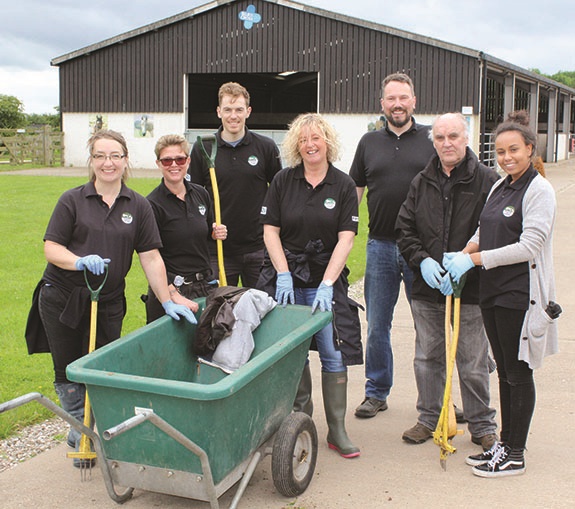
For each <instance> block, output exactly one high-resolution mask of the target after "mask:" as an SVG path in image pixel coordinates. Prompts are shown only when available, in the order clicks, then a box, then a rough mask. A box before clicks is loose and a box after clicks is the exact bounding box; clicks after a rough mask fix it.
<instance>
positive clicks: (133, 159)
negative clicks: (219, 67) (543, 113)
mask: <svg viewBox="0 0 575 509" xmlns="http://www.w3.org/2000/svg"><path fill="white" fill-rule="evenodd" d="M94 116H95V114H94V113H64V114H63V115H62V123H63V131H64V143H65V157H66V160H65V165H66V166H77V167H85V166H86V164H87V159H88V151H87V149H86V142H87V141H88V138H89V137H90V135H91V133H92V131H91V129H92V128H91V126H90V122H91V121H92V122H93V119H94ZM139 116H140V115H137V114H134V113H107V114H104V117H105V118H107V127H108V129H113V130H115V131H118V132H120V133H122V134H123V135H124V137H125V138H126V141H127V143H128V148H129V150H130V163H131V166H132V167H133V168H148V169H155V168H156V163H155V155H154V146H155V144H156V141H157V140H158V138H159V137H160V136H162V135H164V134H170V133H184V132H185V118H184V115H183V114H167V113H153V114H150V116H151V117H152V118H153V124H154V130H153V136H152V137H145V138H141V137H137V136H136V135H135V128H134V120H135V119H136V118H139ZM380 116H381V113H373V114H368V115H366V114H355V115H343V114H342V115H331V114H326V115H325V117H326V119H327V120H328V121H329V122H331V124H332V125H333V126H334V128H335V129H336V131H337V132H338V133H339V136H340V141H341V144H342V157H341V160H340V161H338V162H336V167H338V168H339V169H340V170H342V171H344V172H346V173H348V172H349V168H350V166H351V163H352V161H353V156H354V154H355V150H356V148H357V144H358V142H359V140H360V138H361V137H362V136H363V135H364V134H365V133H366V132H367V131H368V127H369V126H370V125H371V126H373V125H375V124H376V122H377V121H378V120H379V119H380ZM415 118H416V121H417V122H418V123H420V124H431V122H432V121H433V119H434V118H435V115H416V116H415ZM468 118H469V122H470V143H469V145H470V147H471V148H472V149H473V151H475V152H476V153H477V152H478V148H479V118H478V117H477V115H471V116H469V117H468ZM248 126H249V121H248ZM257 132H260V131H257ZM261 132H262V133H263V134H266V135H269V133H268V132H266V131H261ZM188 134H189V136H188V138H189V139H190V140H191V141H192V142H193V139H194V137H195V134H196V133H195V131H188ZM280 134H281V133H280ZM280 134H278V133H275V135H274V138H276V139H277V140H278V141H279V140H281V138H282V137H281V135H280ZM564 143H566V142H564ZM562 145H563V144H562ZM563 150H564V149H563ZM560 157H561V156H560Z"/></svg>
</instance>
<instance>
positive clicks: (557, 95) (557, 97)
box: [553, 88, 561, 163]
mask: <svg viewBox="0 0 575 509" xmlns="http://www.w3.org/2000/svg"><path fill="white" fill-rule="evenodd" d="M560 101H561V93H560V90H559V89H558V88H557V89H555V151H554V154H553V162H554V163H556V162H557V161H558V159H559V111H560V108H559V102H560Z"/></svg>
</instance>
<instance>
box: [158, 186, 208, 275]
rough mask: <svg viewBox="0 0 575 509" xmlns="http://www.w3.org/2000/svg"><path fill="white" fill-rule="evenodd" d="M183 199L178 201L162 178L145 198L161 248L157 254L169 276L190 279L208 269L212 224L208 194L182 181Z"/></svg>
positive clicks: (204, 190) (201, 188)
mask: <svg viewBox="0 0 575 509" xmlns="http://www.w3.org/2000/svg"><path fill="white" fill-rule="evenodd" d="M184 185H185V186H186V191H187V192H186V200H185V201H182V200H180V199H179V198H178V197H177V196H176V195H175V194H174V193H172V192H171V191H170V190H169V189H168V188H167V187H166V185H165V184H164V179H162V182H161V183H160V185H159V186H158V187H156V189H154V190H153V191H152V192H151V193H150V194H149V195H148V196H147V198H148V201H149V202H150V204H151V205H152V209H153V211H154V216H155V217H156V222H157V223H158V229H159V230H160V236H161V237H162V246H163V247H162V248H161V249H160V254H161V255H162V258H163V259H164V263H165V264H166V270H167V271H168V272H169V273H172V274H176V275H180V276H184V277H186V276H189V275H192V274H196V273H197V272H202V271H207V270H208V269H209V268H210V254H209V250H208V243H209V240H210V239H211V233H212V224H213V222H214V216H213V209H212V204H211V200H210V196H209V193H208V191H207V190H206V189H204V188H203V187H202V186H199V185H197V184H192V183H191V182H186V181H184Z"/></svg>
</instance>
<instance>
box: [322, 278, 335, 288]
mask: <svg viewBox="0 0 575 509" xmlns="http://www.w3.org/2000/svg"><path fill="white" fill-rule="evenodd" d="M322 282H323V284H324V285H325V286H333V281H332V280H331V279H324V280H323V281H322Z"/></svg>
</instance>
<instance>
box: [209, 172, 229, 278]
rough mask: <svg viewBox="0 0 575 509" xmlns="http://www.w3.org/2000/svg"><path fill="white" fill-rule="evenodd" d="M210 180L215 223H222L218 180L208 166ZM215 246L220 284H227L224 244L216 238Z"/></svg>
mask: <svg viewBox="0 0 575 509" xmlns="http://www.w3.org/2000/svg"><path fill="white" fill-rule="evenodd" d="M210 180H211V182H212V191H213V193H214V212H215V216H216V224H222V214H221V209H220V193H219V191H218V181H217V179H216V169H215V168H214V167H213V166H210ZM216 248H217V250H218V272H219V279H220V286H227V285H228V282H227V279H226V271H225V268H224V244H223V242H222V241H221V240H220V239H216Z"/></svg>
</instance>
